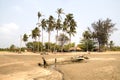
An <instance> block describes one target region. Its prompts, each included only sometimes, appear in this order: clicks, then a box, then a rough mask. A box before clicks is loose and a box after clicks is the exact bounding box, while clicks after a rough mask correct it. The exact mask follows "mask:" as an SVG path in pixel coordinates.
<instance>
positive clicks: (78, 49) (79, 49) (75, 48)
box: [69, 47, 82, 51]
mask: <svg viewBox="0 0 120 80" xmlns="http://www.w3.org/2000/svg"><path fill="white" fill-rule="evenodd" d="M81 50H82V49H81V48H79V47H71V48H70V49H69V51H81Z"/></svg>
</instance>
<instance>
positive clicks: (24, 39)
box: [23, 34, 28, 42]
mask: <svg viewBox="0 0 120 80" xmlns="http://www.w3.org/2000/svg"><path fill="white" fill-rule="evenodd" d="M23 41H24V42H27V41H28V36H27V34H24V35H23Z"/></svg>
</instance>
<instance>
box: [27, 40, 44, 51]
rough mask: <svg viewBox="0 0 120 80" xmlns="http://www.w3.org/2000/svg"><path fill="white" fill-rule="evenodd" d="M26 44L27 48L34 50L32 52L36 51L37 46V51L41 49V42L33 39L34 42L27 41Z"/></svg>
mask: <svg viewBox="0 0 120 80" xmlns="http://www.w3.org/2000/svg"><path fill="white" fill-rule="evenodd" d="M38 44H39V45H38ZM26 46H27V48H28V50H30V51H34V52H36V51H38V48H39V51H40V50H41V48H43V44H42V43H41V42H35V41H34V42H28V43H27V44H26ZM39 51H38V52H39Z"/></svg>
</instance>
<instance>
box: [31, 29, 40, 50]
mask: <svg viewBox="0 0 120 80" xmlns="http://www.w3.org/2000/svg"><path fill="white" fill-rule="evenodd" d="M37 37H38V38H39V37H40V30H39V28H38V27H36V28H35V29H33V30H32V38H33V39H35V42H36V40H37ZM38 51H39V45H38Z"/></svg>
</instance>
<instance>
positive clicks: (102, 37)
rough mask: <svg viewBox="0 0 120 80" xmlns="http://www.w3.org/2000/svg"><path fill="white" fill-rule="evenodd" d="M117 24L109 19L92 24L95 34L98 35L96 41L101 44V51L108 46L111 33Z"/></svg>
mask: <svg viewBox="0 0 120 80" xmlns="http://www.w3.org/2000/svg"><path fill="white" fill-rule="evenodd" d="M114 26H115V24H113V23H112V20H111V19H109V18H107V19H106V20H98V21H97V22H94V23H93V24H92V27H93V32H94V33H95V34H96V39H97V41H98V44H99V51H100V50H102V51H103V48H104V47H105V45H108V39H109V36H110V35H111V33H112V32H113V31H114V30H115V28H114Z"/></svg>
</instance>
